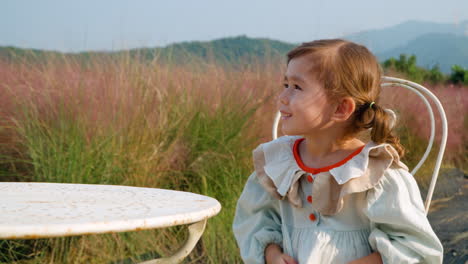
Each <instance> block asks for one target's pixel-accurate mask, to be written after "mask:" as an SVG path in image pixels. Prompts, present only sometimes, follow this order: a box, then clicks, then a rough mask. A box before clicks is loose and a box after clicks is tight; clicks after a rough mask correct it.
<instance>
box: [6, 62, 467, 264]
mask: <svg viewBox="0 0 468 264" xmlns="http://www.w3.org/2000/svg"><path fill="white" fill-rule="evenodd" d="M284 69H285V67H284V65H249V66H248V67H245V69H243V70H239V69H238V70H229V69H226V68H222V67H218V66H216V65H213V64H209V63H204V64H197V65H186V66H180V65H179V66H177V65H169V64H164V65H162V64H160V63H158V61H152V62H142V61H140V60H137V59H132V58H131V57H129V56H123V57H121V58H114V59H106V58H102V57H96V58H91V60H90V61H88V62H87V63H86V64H82V63H79V62H77V61H74V60H71V59H65V60H64V59H63V58H53V57H51V58H48V59H46V60H45V61H43V62H42V63H33V64H32V63H28V62H26V61H18V62H15V63H7V62H1V61H0V180H1V181H45V182H65V183H99V184H119V185H130V186H145V187H158V188H170V189H177V190H182V191H191V192H195V193H200V194H204V195H208V196H211V197H214V198H216V199H217V200H219V201H220V202H221V204H222V206H223V209H222V211H221V212H220V213H219V214H218V215H217V216H216V217H213V218H211V219H210V220H209V222H208V225H207V230H206V231H205V233H204V235H203V237H202V240H201V242H200V243H199V244H198V245H197V247H196V249H195V250H194V251H193V252H192V253H191V254H190V256H189V258H188V259H187V261H186V263H240V258H239V253H238V250H237V246H236V244H235V240H234V236H233V234H232V231H231V223H232V219H233V215H234V209H235V205H236V200H237V198H238V196H239V195H240V192H241V191H242V188H243V185H244V183H245V181H246V179H247V177H248V176H249V175H250V173H251V171H252V163H251V151H252V150H253V149H254V148H255V147H256V146H257V144H259V143H261V142H265V141H268V140H270V139H271V137H270V133H271V132H270V127H271V123H272V119H273V115H274V112H275V96H276V94H277V93H278V92H279V91H280V90H281V89H282V84H281V80H282V73H283V71H284ZM431 89H432V90H433V91H434V93H435V94H436V95H437V96H438V97H439V98H440V99H441V101H442V103H443V104H444V107H445V108H446V111H447V116H448V120H449V127H450V135H449V142H448V146H447V152H446V156H445V159H444V163H443V167H458V168H461V169H463V170H465V171H466V169H467V167H466V166H467V140H466V133H464V131H465V130H466V128H467V127H468V122H467V119H466V116H465V114H462V113H467V110H468V109H467V108H468V102H467V100H468V99H467V98H468V89H467V88H466V87H444V86H440V87H431ZM402 90H403V89H401V90H399V91H402ZM399 91H395V90H385V91H384V93H383V96H382V102H383V104H385V105H389V106H391V107H394V108H395V109H396V110H397V112H398V114H399V115H400V117H401V118H400V121H401V122H400V123H399V125H398V132H399V134H400V135H401V140H402V143H403V145H404V146H406V147H407V151H408V154H407V156H406V157H405V158H404V159H403V162H405V163H406V164H407V165H408V166H409V167H410V168H411V167H414V166H415V165H416V162H417V161H418V159H419V158H420V157H421V156H422V154H423V153H424V150H425V144H426V140H425V139H426V138H427V137H428V130H427V129H426V128H428V123H427V122H428V121H427V120H428V117H427V116H426V115H425V112H424V108H423V105H422V103H419V102H416V101H417V100H418V99H417V98H416V97H415V96H414V97H413V96H412V95H409V94H408V93H405V92H399ZM421 113H422V114H421ZM434 152H435V151H433V153H432V154H431V156H430V159H429V161H428V162H427V164H426V165H425V166H424V167H423V168H422V169H421V170H420V172H419V173H418V175H417V179H418V182H419V183H420V185H425V184H427V182H428V176H429V175H430V171H431V170H432V167H433V166H434V156H435V155H434V154H435V153H434ZM186 235H187V234H186V230H185V229H184V228H181V227H174V228H170V229H167V230H152V231H138V232H130V233H120V234H105V235H89V236H80V237H70V238H57V239H40V240H18V241H15V240H4V241H0V262H17V263H65V262H66V263H131V262H132V261H138V260H143V259H147V258H149V257H153V256H157V255H166V254H169V253H170V252H172V250H173V249H174V246H173V245H174V244H181V243H182V241H183V240H184V239H185V237H186Z"/></svg>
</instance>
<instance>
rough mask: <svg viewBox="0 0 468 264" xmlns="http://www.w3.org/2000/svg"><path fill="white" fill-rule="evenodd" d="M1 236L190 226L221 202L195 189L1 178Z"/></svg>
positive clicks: (37, 236) (39, 236)
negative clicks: (191, 190)
mask: <svg viewBox="0 0 468 264" xmlns="http://www.w3.org/2000/svg"><path fill="white" fill-rule="evenodd" d="M0 197H1V202H0V239H28V238H29V239H33V238H44V237H59V236H60V237H61V236H71V235H84V234H99V233H108V232H124V231H136V230H143V229H152V228H161V227H169V226H175V225H182V224H190V223H195V222H200V221H203V220H206V219H207V218H209V217H212V216H214V215H216V214H217V213H218V212H219V211H220V209H221V205H220V204H219V202H218V201H217V200H215V199H213V198H210V197H207V196H203V195H198V194H194V193H188V192H181V191H173V190H165V189H156V188H141V187H129V186H118V185H91V184H61V183H19V182H0Z"/></svg>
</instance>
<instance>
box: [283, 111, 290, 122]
mask: <svg viewBox="0 0 468 264" xmlns="http://www.w3.org/2000/svg"><path fill="white" fill-rule="evenodd" d="M291 116H292V114H289V113H285V112H282V111H281V120H285V119H288V118H290V117H291Z"/></svg>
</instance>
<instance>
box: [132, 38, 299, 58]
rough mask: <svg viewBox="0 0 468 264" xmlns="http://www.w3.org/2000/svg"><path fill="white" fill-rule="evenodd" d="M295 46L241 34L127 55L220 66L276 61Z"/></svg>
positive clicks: (144, 50)
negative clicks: (202, 62) (213, 63)
mask: <svg viewBox="0 0 468 264" xmlns="http://www.w3.org/2000/svg"><path fill="white" fill-rule="evenodd" d="M293 47H295V45H294V44H289V43H285V42H282V41H277V40H271V39H266V38H249V37H247V36H245V35H241V36H236V37H228V38H221V39H216V40H212V41H204V42H201V41H191V42H181V43H176V44H172V45H168V46H166V47H164V48H153V49H151V48H149V49H133V50H131V51H130V53H131V54H139V55H140V56H142V57H144V58H146V59H150V60H152V59H153V58H155V57H158V59H159V60H162V61H172V62H176V63H181V62H182V63H183V62H187V61H196V62H200V61H211V62H213V61H215V62H217V63H219V64H222V65H230V64H231V65H232V64H239V63H254V62H261V63H262V62H268V61H269V60H274V61H277V60H278V59H281V58H283V57H284V55H285V54H286V53H287V52H288V51H289V50H291V49H292V48H293Z"/></svg>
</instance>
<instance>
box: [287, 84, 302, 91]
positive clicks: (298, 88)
mask: <svg viewBox="0 0 468 264" xmlns="http://www.w3.org/2000/svg"><path fill="white" fill-rule="evenodd" d="M283 86H284V88H289V86H288V84H287V83H285V84H283ZM294 89H297V90H302V88H301V87H299V86H297V85H294Z"/></svg>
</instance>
